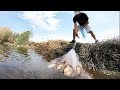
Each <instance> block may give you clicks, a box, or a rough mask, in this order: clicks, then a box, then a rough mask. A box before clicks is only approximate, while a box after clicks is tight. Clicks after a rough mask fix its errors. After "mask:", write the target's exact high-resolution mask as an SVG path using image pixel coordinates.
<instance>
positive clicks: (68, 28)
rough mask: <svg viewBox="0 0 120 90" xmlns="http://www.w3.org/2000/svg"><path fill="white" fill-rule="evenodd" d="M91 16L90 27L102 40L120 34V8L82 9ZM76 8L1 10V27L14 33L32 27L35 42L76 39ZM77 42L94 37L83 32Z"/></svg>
mask: <svg viewBox="0 0 120 90" xmlns="http://www.w3.org/2000/svg"><path fill="white" fill-rule="evenodd" d="M82 12H85V13H86V14H87V15H88V17H89V22H90V24H89V25H90V26H91V28H92V31H93V32H94V33H95V35H96V37H97V39H98V40H99V41H102V40H105V39H107V38H113V37H116V36H118V35H119V11H82ZM73 17H74V12H73V11H0V27H4V26H5V27H9V28H11V30H12V31H13V32H17V33H21V32H24V31H27V30H31V31H32V33H33V35H32V37H31V38H30V40H31V41H35V42H43V41H47V40H67V41H71V40H72V31H73ZM78 34H79V35H80V38H79V39H76V40H77V42H81V43H93V42H94V39H93V38H92V37H91V36H90V34H87V33H86V38H85V39H83V38H82V36H81V33H80V32H79V33H78Z"/></svg>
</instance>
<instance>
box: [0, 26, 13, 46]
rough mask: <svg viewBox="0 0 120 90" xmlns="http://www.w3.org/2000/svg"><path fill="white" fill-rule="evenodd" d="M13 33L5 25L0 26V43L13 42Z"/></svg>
mask: <svg viewBox="0 0 120 90" xmlns="http://www.w3.org/2000/svg"><path fill="white" fill-rule="evenodd" d="M14 39H15V34H14V33H13V32H12V31H11V30H10V29H9V28H7V27H0V44H4V43H6V42H9V43H13V42H14Z"/></svg>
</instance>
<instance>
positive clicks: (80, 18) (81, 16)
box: [73, 13, 89, 26]
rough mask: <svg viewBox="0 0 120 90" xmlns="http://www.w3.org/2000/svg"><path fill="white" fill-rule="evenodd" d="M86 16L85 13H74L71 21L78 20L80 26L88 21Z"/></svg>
mask: <svg viewBox="0 0 120 90" xmlns="http://www.w3.org/2000/svg"><path fill="white" fill-rule="evenodd" d="M88 19H89V18H88V16H87V15H86V14H85V13H80V14H76V15H75V16H74V18H73V22H74V23H76V22H78V23H79V24H80V26H83V25H84V24H85V23H86V22H87V21H88Z"/></svg>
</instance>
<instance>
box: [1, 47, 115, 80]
mask: <svg viewBox="0 0 120 90" xmlns="http://www.w3.org/2000/svg"><path fill="white" fill-rule="evenodd" d="M48 65H49V63H48V62H47V60H44V59H43V58H42V56H40V55H39V54H37V53H36V52H35V51H34V50H32V49H26V48H16V49H13V50H11V51H9V52H6V53H4V54H0V79H80V77H78V76H74V77H67V76H65V75H64V74H63V72H60V71H58V70H57V69H55V68H48ZM91 73H93V74H94V75H93V76H94V78H99V77H100V76H102V77H104V78H105V77H107V76H108V75H104V74H96V73H95V72H91ZM95 76H96V77H95ZM114 77H115V76H114ZM109 78H113V77H109Z"/></svg>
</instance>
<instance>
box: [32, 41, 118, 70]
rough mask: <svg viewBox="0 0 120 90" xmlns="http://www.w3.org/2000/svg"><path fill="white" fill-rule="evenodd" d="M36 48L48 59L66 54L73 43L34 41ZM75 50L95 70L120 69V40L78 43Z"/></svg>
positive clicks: (84, 63)
mask: <svg viewBox="0 0 120 90" xmlns="http://www.w3.org/2000/svg"><path fill="white" fill-rule="evenodd" d="M32 46H34V49H35V51H36V52H37V53H39V54H41V55H42V56H43V57H44V58H45V59H47V60H48V61H50V60H53V59H55V58H57V57H60V56H62V55H64V54H65V53H66V52H68V51H69V50H70V49H71V48H72V46H73V45H71V44H69V43H68V42H67V41H63V40H58V41H48V42H43V43H33V44H32ZM75 51H76V52H77V53H78V55H79V58H80V61H81V62H82V63H83V65H84V66H85V67H88V68H90V69H93V70H96V69H97V70H98V69H99V70H109V71H120V41H119V40H118V39H112V40H107V41H102V42H100V43H99V44H89V43H85V44H82V43H77V44H76V48H75Z"/></svg>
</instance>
